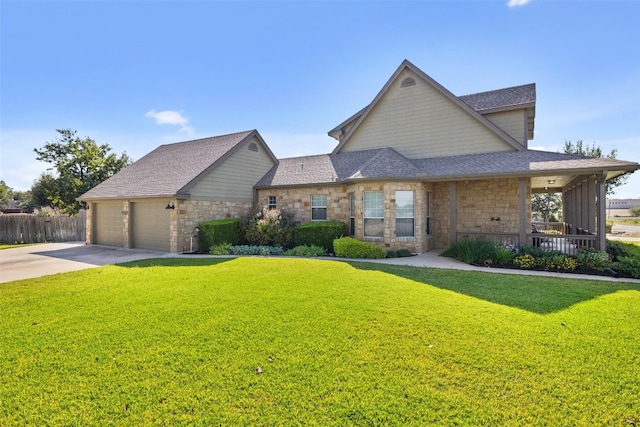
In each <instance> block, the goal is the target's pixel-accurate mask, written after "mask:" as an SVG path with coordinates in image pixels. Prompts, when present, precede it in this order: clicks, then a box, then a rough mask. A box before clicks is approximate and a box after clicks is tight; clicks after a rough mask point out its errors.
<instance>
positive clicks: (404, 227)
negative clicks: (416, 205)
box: [396, 191, 415, 237]
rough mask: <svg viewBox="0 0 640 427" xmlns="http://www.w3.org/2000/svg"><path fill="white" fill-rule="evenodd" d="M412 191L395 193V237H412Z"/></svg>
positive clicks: (413, 234)
mask: <svg viewBox="0 0 640 427" xmlns="http://www.w3.org/2000/svg"><path fill="white" fill-rule="evenodd" d="M413 199H414V194H413V191H396V237H414V236H415V232H414V223H415V215H414V209H413Z"/></svg>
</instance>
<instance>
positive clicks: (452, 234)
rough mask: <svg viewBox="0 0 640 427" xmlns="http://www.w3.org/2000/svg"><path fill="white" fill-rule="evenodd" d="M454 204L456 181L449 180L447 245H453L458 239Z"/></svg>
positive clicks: (455, 206) (455, 205)
mask: <svg viewBox="0 0 640 427" xmlns="http://www.w3.org/2000/svg"><path fill="white" fill-rule="evenodd" d="M456 210H457V204H456V182H455V181H451V182H449V245H450V246H451V245H453V244H454V243H456V241H457V240H458V235H457V230H458V218H457V215H456V214H457V212H456Z"/></svg>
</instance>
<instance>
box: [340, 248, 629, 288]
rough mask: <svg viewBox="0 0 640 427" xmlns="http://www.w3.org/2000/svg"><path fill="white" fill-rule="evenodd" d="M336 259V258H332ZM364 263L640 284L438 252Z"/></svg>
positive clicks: (624, 279) (626, 279)
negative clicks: (475, 261) (485, 263)
mask: <svg viewBox="0 0 640 427" xmlns="http://www.w3.org/2000/svg"><path fill="white" fill-rule="evenodd" d="M332 259H336V258H332ZM358 261H366V262H375V263H379V264H395V265H411V266H414V267H431V268H443V269H449V270H467V271H483V272H485V273H498V274H519V275H528V276H544V277H558V278H561V279H583V280H604V281H609V282H630V283H638V284H640V279H628V278H622V279H618V278H615V277H609V276H597V275H591V274H573V273H556V272H552V271H536V270H516V269H510V268H491V267H479V266H475V265H469V264H465V263H464V262H462V261H458V260H456V259H453V258H448V257H443V256H440V251H430V252H427V253H424V254H419V255H416V256H412V257H406V258H384V259H379V260H358Z"/></svg>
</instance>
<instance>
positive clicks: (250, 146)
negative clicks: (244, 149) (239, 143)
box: [249, 142, 258, 153]
mask: <svg viewBox="0 0 640 427" xmlns="http://www.w3.org/2000/svg"><path fill="white" fill-rule="evenodd" d="M249 151H255V152H256V153H257V152H258V146H257V145H256V143H255V142H252V143H251V144H249Z"/></svg>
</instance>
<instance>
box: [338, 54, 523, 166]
mask: <svg viewBox="0 0 640 427" xmlns="http://www.w3.org/2000/svg"><path fill="white" fill-rule="evenodd" d="M413 68H415V67H413V66H410V63H408V61H405V63H403V65H402V66H401V68H400V69H399V71H398V72H396V74H395V75H394V76H393V77H392V78H391V79H390V81H389V83H388V84H387V85H386V86H385V88H383V90H382V91H381V92H380V94H379V95H378V96H377V97H376V99H375V100H374V101H373V102H372V103H371V105H370V106H369V110H368V111H365V112H364V113H363V114H362V115H361V116H360V117H359V119H358V121H357V122H356V123H355V124H354V126H353V127H352V128H351V130H350V131H349V132H347V134H346V135H345V137H344V138H343V140H342V142H341V143H340V144H339V145H338V147H337V148H336V150H335V151H334V153H337V152H347V151H359V150H367V149H373V148H383V147H392V148H394V149H395V150H396V151H398V152H399V153H400V154H402V155H404V156H406V157H407V158H413V159H416V158H424V157H439V156H451V155H458V154H474V153H488V152H498V151H514V150H516V149H518V147H517V146H520V147H522V148H524V147H523V146H522V145H521V143H518V142H517V141H516V140H514V139H513V138H512V137H511V136H509V135H508V134H507V133H505V132H504V131H502V130H500V129H499V128H497V127H496V126H495V125H494V124H493V123H491V122H490V121H488V120H487V119H485V118H483V117H481V116H480V115H479V114H478V113H476V112H475V111H473V109H471V107H469V106H467V105H466V104H464V103H462V102H461V101H459V100H457V99H456V98H455V96H453V95H452V94H450V93H449V92H448V91H446V89H444V88H442V87H441V86H440V85H438V84H437V83H436V82H435V81H432V80H431V79H430V78H429V77H428V76H426V75H424V74H423V73H421V72H420V71H419V70H417V69H415V70H414V69H413ZM408 79H410V80H408ZM407 83H408V84H407Z"/></svg>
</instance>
